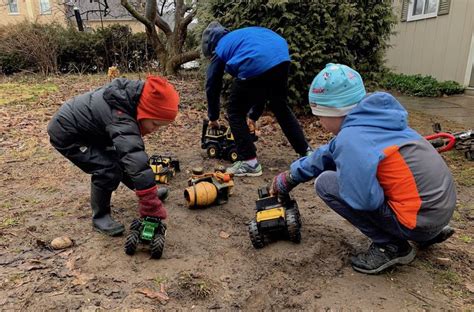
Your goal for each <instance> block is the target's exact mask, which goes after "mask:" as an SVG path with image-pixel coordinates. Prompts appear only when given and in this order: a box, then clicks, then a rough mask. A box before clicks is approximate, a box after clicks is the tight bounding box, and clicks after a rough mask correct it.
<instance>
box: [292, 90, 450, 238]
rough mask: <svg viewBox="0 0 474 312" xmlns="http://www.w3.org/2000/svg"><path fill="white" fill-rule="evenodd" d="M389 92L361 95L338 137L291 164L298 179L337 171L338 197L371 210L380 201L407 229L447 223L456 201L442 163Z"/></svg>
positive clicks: (351, 204)
mask: <svg viewBox="0 0 474 312" xmlns="http://www.w3.org/2000/svg"><path fill="white" fill-rule="evenodd" d="M407 116H408V113H407V111H406V110H405V109H404V108H403V106H402V105H401V104H400V103H399V102H398V101H397V100H396V99H395V98H394V97H393V96H391V95H390V94H388V93H383V92H377V93H374V94H371V95H368V96H367V97H365V98H364V99H363V100H362V101H361V102H360V103H359V104H358V105H357V106H356V107H355V108H354V109H353V110H351V111H350V113H349V114H348V115H347V116H346V118H345V119H344V121H343V123H342V126H341V130H340V132H339V133H338V135H337V136H336V137H335V138H333V139H332V140H331V141H330V142H329V143H328V144H326V145H323V146H321V147H320V148H319V149H318V150H317V151H315V152H314V153H313V154H312V155H310V156H308V157H304V158H301V159H299V160H297V161H295V162H294V163H293V164H292V165H291V175H292V177H293V179H294V180H295V181H296V182H298V183H301V182H305V181H309V180H310V179H311V178H313V177H317V176H319V175H320V174H321V173H322V172H323V171H325V170H333V171H336V172H337V175H338V183H339V189H340V196H341V198H342V199H343V200H344V201H345V202H346V203H347V204H349V205H350V206H351V207H352V208H353V209H356V210H365V211H374V210H377V209H379V208H380V207H381V206H382V205H383V204H384V203H385V202H387V203H388V205H389V206H390V207H391V209H392V210H393V212H394V213H395V215H396V217H397V219H398V221H399V222H400V223H401V224H403V225H404V226H405V227H407V228H408V229H411V230H414V229H416V230H419V231H430V229H434V228H439V227H440V226H441V225H446V224H448V222H449V220H450V219H451V216H452V214H453V211H454V207H455V205H456V190H455V185H454V181H453V178H452V175H451V172H450V171H449V169H448V167H447V165H446V163H445V162H444V160H443V159H442V157H441V156H440V155H439V153H438V152H437V151H436V150H435V149H434V148H433V146H432V145H431V144H430V143H429V142H428V141H426V140H425V139H424V138H423V137H422V136H421V135H419V134H418V133H417V132H416V131H414V130H413V129H411V128H409V127H408V126H407Z"/></svg>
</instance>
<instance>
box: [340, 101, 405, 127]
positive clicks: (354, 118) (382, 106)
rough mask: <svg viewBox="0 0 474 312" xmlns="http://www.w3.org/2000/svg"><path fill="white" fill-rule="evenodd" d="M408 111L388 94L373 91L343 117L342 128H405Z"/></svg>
mask: <svg viewBox="0 0 474 312" xmlns="http://www.w3.org/2000/svg"><path fill="white" fill-rule="evenodd" d="M407 117H408V113H407V111H406V110H405V108H404V107H403V106H402V105H401V104H400V103H399V102H398V101H397V100H396V99H395V98H394V97H393V96H392V95H390V94H388V93H385V92H375V93H373V94H370V95H368V96H366V97H365V98H363V99H362V100H361V101H360V102H359V104H357V106H356V107H355V108H354V109H352V110H351V111H350V113H349V114H348V115H347V116H346V118H345V119H344V122H343V124H342V128H346V127H354V126H366V127H377V128H383V129H389V130H403V129H405V128H407Z"/></svg>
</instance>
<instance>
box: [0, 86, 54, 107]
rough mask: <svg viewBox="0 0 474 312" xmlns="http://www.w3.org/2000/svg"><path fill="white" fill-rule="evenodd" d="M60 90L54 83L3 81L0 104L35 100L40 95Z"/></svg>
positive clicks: (0, 87)
mask: <svg viewBox="0 0 474 312" xmlns="http://www.w3.org/2000/svg"><path fill="white" fill-rule="evenodd" d="M58 90H59V89H58V87H57V86H56V85H55V84H52V83H45V84H26V83H10V82H9V83H2V84H0V105H5V104H9V103H18V102H22V103H25V102H26V103H31V102H35V101H36V100H37V99H38V97H39V96H40V95H42V94H44V93H47V92H57V91H58Z"/></svg>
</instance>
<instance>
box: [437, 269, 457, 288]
mask: <svg viewBox="0 0 474 312" xmlns="http://www.w3.org/2000/svg"><path fill="white" fill-rule="evenodd" d="M437 274H438V276H439V277H440V278H441V279H442V280H443V281H444V282H445V283H447V284H450V285H458V284H459V283H460V282H461V278H460V277H459V275H458V274H457V273H456V272H454V271H451V270H449V269H448V270H437Z"/></svg>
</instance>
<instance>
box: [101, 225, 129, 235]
mask: <svg viewBox="0 0 474 312" xmlns="http://www.w3.org/2000/svg"><path fill="white" fill-rule="evenodd" d="M93 228H94V230H95V231H96V232H99V233H101V234H105V235H108V236H112V237H114V236H121V235H122V234H123V232H125V227H123V228H121V229H117V230H115V231H104V230H101V229H99V228H97V227H95V226H93Z"/></svg>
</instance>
